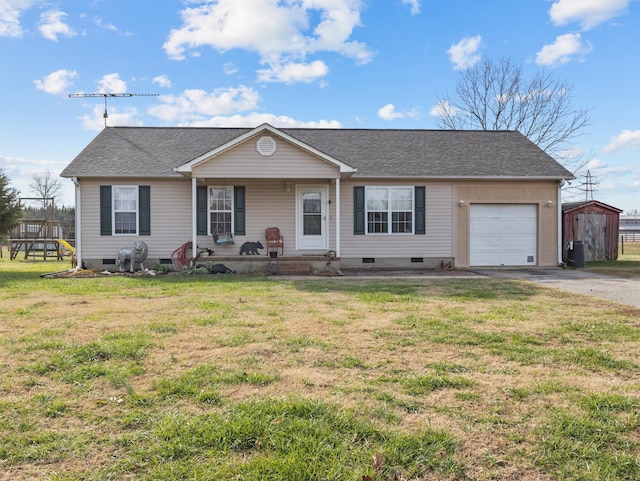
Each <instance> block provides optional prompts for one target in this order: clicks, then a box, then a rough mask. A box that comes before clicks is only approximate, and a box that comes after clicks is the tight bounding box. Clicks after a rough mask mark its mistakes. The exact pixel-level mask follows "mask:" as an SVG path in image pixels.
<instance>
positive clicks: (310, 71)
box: [258, 60, 329, 84]
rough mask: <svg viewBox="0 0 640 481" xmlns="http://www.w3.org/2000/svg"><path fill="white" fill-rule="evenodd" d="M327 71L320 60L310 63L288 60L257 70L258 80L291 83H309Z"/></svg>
mask: <svg viewBox="0 0 640 481" xmlns="http://www.w3.org/2000/svg"><path fill="white" fill-rule="evenodd" d="M328 73H329V67H327V64H325V63H324V62H323V61H322V60H315V61H313V62H311V63H294V62H289V63H287V64H285V65H279V64H277V65H272V66H271V67H270V68H268V69H261V70H258V80H259V81H260V82H282V83H286V84H292V83H296V82H305V83H310V82H313V81H314V80H318V79H320V78H322V77H324V76H325V75H327V74H328Z"/></svg>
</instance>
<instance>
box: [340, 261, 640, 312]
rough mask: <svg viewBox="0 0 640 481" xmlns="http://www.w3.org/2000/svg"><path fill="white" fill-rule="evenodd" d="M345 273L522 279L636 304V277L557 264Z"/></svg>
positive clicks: (348, 273)
mask: <svg viewBox="0 0 640 481" xmlns="http://www.w3.org/2000/svg"><path fill="white" fill-rule="evenodd" d="M343 274H344V276H345V277H414V278H424V277H469V278H474V277H475V278H477V277H493V278H501V279H522V280H525V281H530V282H535V283H536V284H540V285H543V286H546V287H551V288H553V289H560V290H563V291H566V292H573V293H576V294H584V295H587V296H593V297H598V298H600V299H606V300H609V301H614V302H617V303H620V304H625V305H628V306H635V307H640V279H627V278H622V277H614V276H608V275H604V274H594V273H592V272H589V271H586V270H581V269H562V268H560V267H550V268H542V267H541V268H535V269H499V268H496V269H473V270H465V269H460V270H457V269H454V270H438V269H434V270H416V271H412V270H376V269H355V270H345V271H343Z"/></svg>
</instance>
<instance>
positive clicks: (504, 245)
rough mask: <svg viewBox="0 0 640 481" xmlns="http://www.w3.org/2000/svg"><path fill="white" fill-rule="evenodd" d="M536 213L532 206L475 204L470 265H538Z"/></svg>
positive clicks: (471, 231) (472, 216)
mask: <svg viewBox="0 0 640 481" xmlns="http://www.w3.org/2000/svg"><path fill="white" fill-rule="evenodd" d="M537 212H538V211H537V207H536V206H535V205H529V204H524V205H523V204H472V205H471V226H470V232H469V235H470V248H471V252H470V255H471V265H472V266H526V265H536V263H537V260H536V250H537V249H536V247H537V240H536V239H537V225H538V219H537Z"/></svg>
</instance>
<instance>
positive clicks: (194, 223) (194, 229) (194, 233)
mask: <svg viewBox="0 0 640 481" xmlns="http://www.w3.org/2000/svg"><path fill="white" fill-rule="evenodd" d="M191 175H192V176H193V173H192V174H191ZM197 255H198V186H197V185H196V178H195V177H191V257H192V258H193V259H195V258H196V256H197Z"/></svg>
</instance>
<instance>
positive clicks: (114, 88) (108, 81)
mask: <svg viewBox="0 0 640 481" xmlns="http://www.w3.org/2000/svg"><path fill="white" fill-rule="evenodd" d="M126 91H127V84H126V82H125V81H124V80H122V79H121V78H120V75H119V74H117V73H110V74H107V75H105V76H103V77H102V78H101V79H100V81H99V82H98V92H100V93H104V94H106V93H110V94H122V93H125V92H126Z"/></svg>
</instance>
